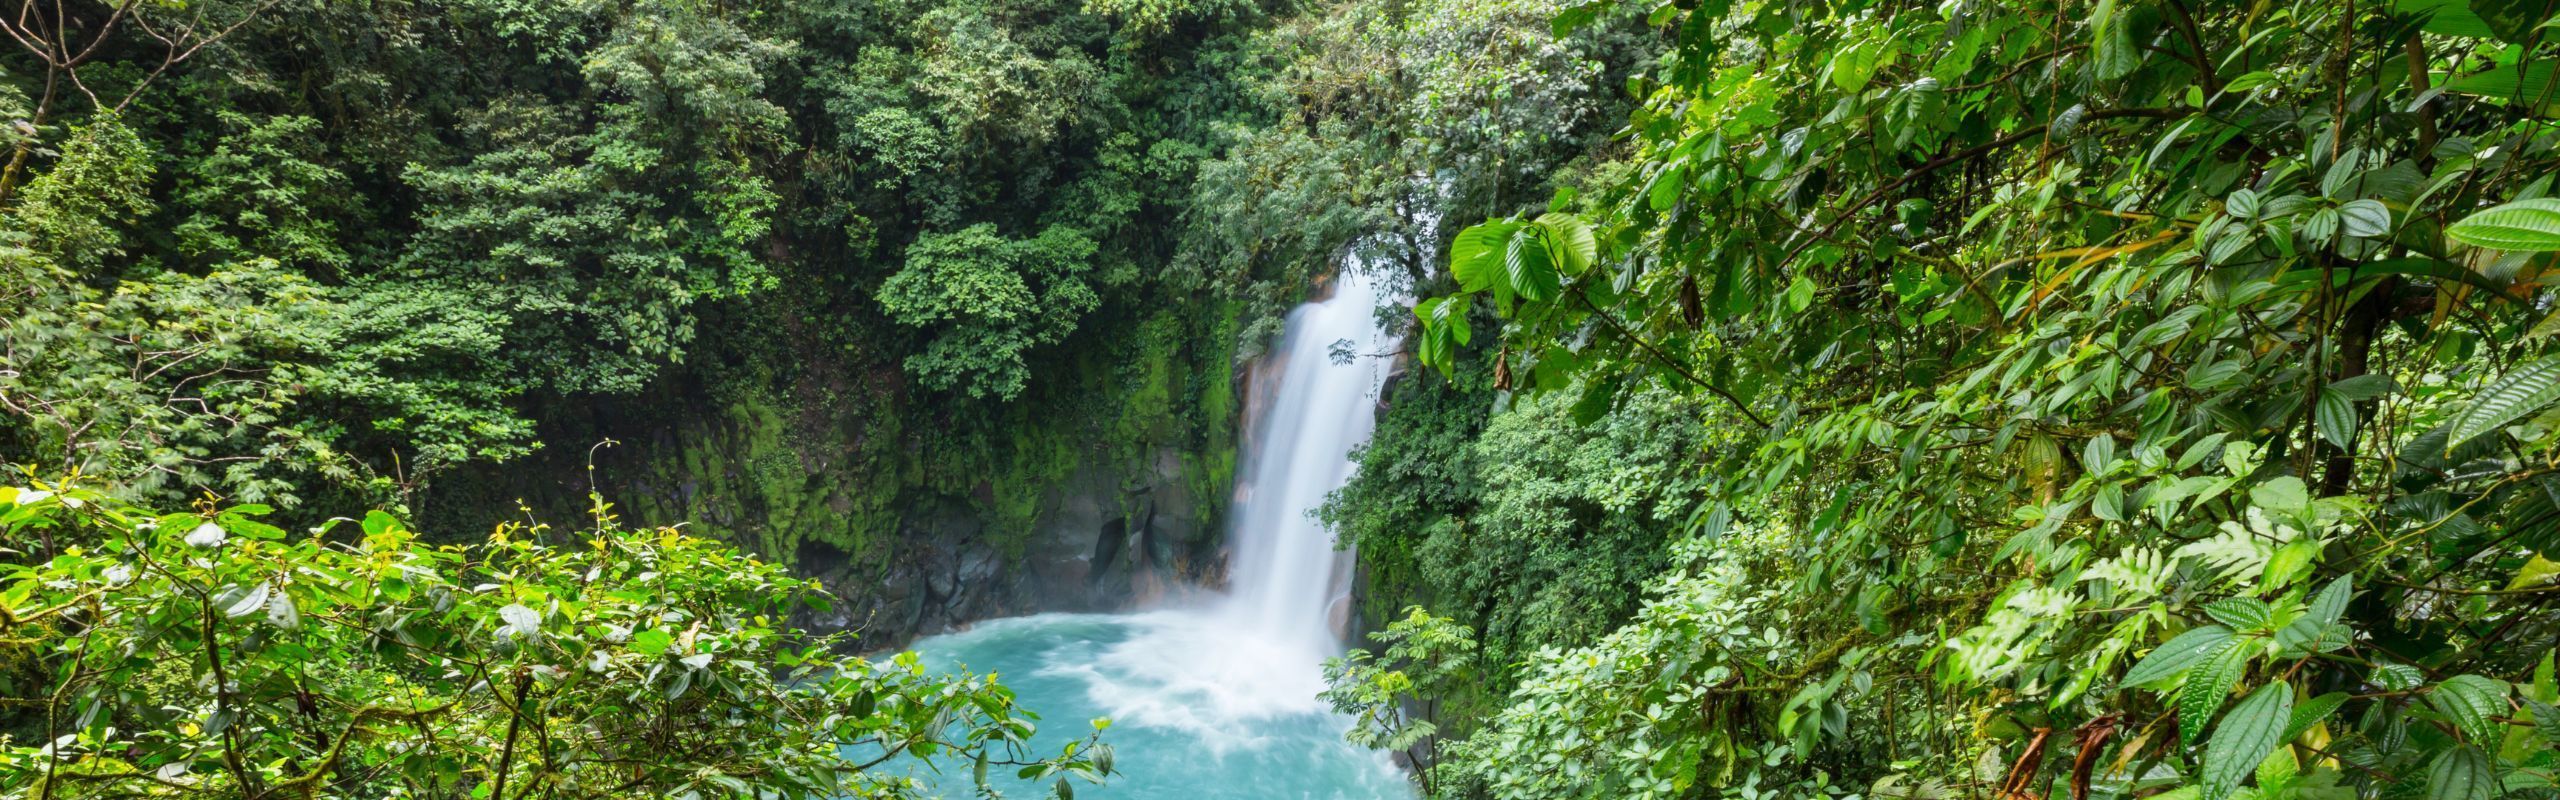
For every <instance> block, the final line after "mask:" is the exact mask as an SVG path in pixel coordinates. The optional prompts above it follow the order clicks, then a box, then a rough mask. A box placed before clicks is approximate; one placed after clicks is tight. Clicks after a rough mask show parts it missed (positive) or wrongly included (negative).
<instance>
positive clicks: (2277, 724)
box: [2200, 682, 2293, 800]
mask: <svg viewBox="0 0 2560 800" xmlns="http://www.w3.org/2000/svg"><path fill="white" fill-rule="evenodd" d="M2292 719H2293V686H2292V685H2290V684H2286V683H2283V682H2277V683H2270V684H2267V685H2265V686H2261V687H2258V690H2257V691H2254V692H2250V693H2249V696H2248V698H2247V699H2244V700H2241V701H2240V705H2238V706H2235V707H2233V708H2232V709H2231V713H2230V714H2229V715H2228V716H2225V717H2223V718H2222V723H2221V724H2219V725H2215V726H2214V728H2213V738H2212V740H2210V741H2208V742H2206V743H2205V746H2204V780H2203V793H2202V796H2201V798H2200V800H2223V798H2225V797H2229V796H2230V795H2231V792H2232V791H2233V790H2235V789H2238V788H2240V781H2241V779H2242V778H2246V777H2248V776H2249V773H2250V772H2252V771H2254V770H2256V769H2257V767H2258V762H2260V761H2263V760H2266V757H2267V754H2268V753H2270V752H2273V751H2274V750H2275V749H2276V746H2277V745H2279V744H2283V743H2284V739H2283V733H2284V728H2285V725H2286V723H2288V722H2291V721H2292Z"/></svg>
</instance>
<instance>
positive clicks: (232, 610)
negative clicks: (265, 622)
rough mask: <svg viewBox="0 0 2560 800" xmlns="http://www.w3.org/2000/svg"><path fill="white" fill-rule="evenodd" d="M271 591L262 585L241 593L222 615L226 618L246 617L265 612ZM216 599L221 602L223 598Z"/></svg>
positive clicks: (223, 610)
mask: <svg viewBox="0 0 2560 800" xmlns="http://www.w3.org/2000/svg"><path fill="white" fill-rule="evenodd" d="M270 591H271V590H270V589H269V588H268V585H267V584H264V583H260V584H258V585H257V586H254V587H251V588H250V589H248V590H247V591H244V592H241V593H240V594H239V596H238V598H237V599H234V600H232V601H231V603H230V604H229V605H227V606H224V607H223V609H222V615H223V616H226V617H245V616H248V615H250V614H254V613H257V612H259V611H264V610H266V607H267V594H268V593H269V592H270ZM216 599H217V600H219V599H221V598H216Z"/></svg>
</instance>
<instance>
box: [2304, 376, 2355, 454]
mask: <svg viewBox="0 0 2560 800" xmlns="http://www.w3.org/2000/svg"><path fill="white" fill-rule="evenodd" d="M2311 412H2312V423H2313V424H2314V426H2315V427H2317V428H2319V429H2320V438H2322V439H2326V440H2328V441H2329V443H2330V444H2333V445H2337V447H2338V449H2340V450H2344V449H2347V447H2349V446H2350V445H2352V444H2353V443H2354V442H2355V437H2356V404H2355V401H2353V400H2349V399H2347V397H2346V395H2342V394H2339V393H2337V392H2328V391H2324V392H2321V393H2320V402H2319V403H2317V404H2315V405H2313V406H2312V409H2311Z"/></svg>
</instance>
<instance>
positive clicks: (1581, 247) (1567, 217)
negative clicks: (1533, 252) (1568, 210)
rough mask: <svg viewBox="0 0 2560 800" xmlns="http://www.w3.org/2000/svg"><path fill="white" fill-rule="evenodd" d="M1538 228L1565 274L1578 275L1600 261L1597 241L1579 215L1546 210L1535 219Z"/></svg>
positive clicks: (1588, 225)
mask: <svg viewBox="0 0 2560 800" xmlns="http://www.w3.org/2000/svg"><path fill="white" fill-rule="evenodd" d="M1538 227H1539V228H1541V229H1543V230H1544V231H1545V239H1546V242H1547V246H1548V248H1550V250H1551V251H1552V253H1551V256H1552V257H1553V260H1554V261H1555V263H1556V264H1557V265H1558V266H1560V267H1561V268H1562V269H1563V270H1564V273H1565V274H1567V275H1580V274H1582V273H1583V271H1584V270H1588V269H1590V268H1591V265H1592V264H1595V263H1598V262H1599V261H1600V240H1599V239H1597V238H1595V237H1593V236H1592V234H1591V224H1590V223H1587V222H1584V221H1582V218H1581V217H1577V216H1574V215H1572V214H1563V213H1555V212H1550V213H1548V214H1547V215H1545V216H1542V217H1539V218H1538Z"/></svg>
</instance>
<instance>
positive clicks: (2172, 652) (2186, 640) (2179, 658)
mask: <svg viewBox="0 0 2560 800" xmlns="http://www.w3.org/2000/svg"><path fill="white" fill-rule="evenodd" d="M2231 636H2232V633H2231V629H2230V628H2225V627H2222V626H2220V625H2206V626H2204V627H2201V628H2189V629H2187V632H2185V633H2181V634H2178V635H2177V636H2174V637H2171V638H2170V639H2169V641H2168V642H2167V643H2165V644H2162V645H2160V646H2159V647H2158V648H2155V649H2153V650H2152V651H2151V654H2150V655H2147V656H2143V657H2142V660H2141V661H2140V662H2138V663H2135V664H2134V665H2133V669H2130V670H2127V671H2125V673H2124V679H2123V680H2121V681H2118V684H2119V685H2122V686H2144V685H2148V684H2152V683H2158V682H2160V681H2164V680H2168V679H2170V678H2175V677H2177V676H2179V675H2182V674H2185V673H2186V671H2187V668H2189V667H2192V666H2195V664H2196V662H2199V661H2203V660H2205V659H2206V658H2209V657H2211V656H2212V655H2213V654H2215V653H2219V652H2222V648H2223V647H2224V646H2225V645H2228V644H2230V643H2231Z"/></svg>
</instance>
